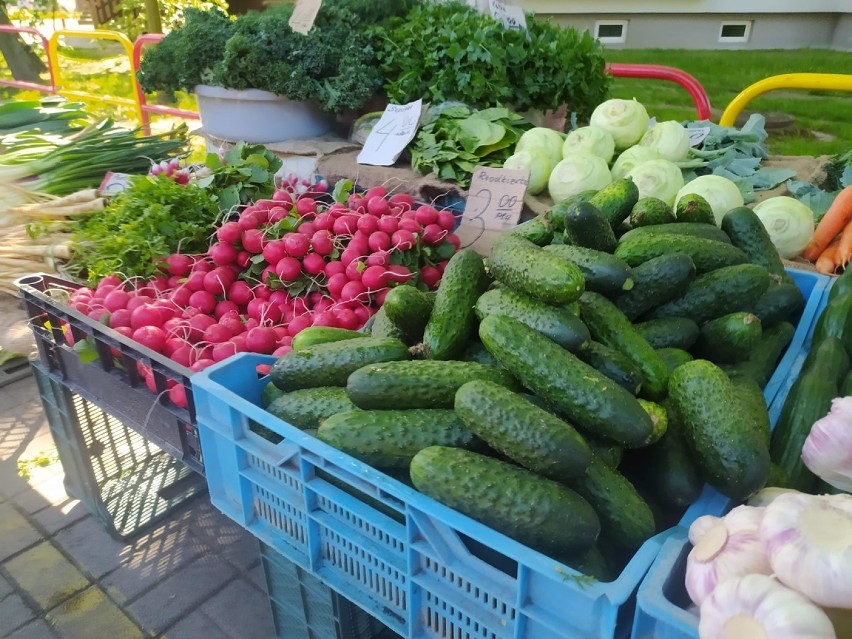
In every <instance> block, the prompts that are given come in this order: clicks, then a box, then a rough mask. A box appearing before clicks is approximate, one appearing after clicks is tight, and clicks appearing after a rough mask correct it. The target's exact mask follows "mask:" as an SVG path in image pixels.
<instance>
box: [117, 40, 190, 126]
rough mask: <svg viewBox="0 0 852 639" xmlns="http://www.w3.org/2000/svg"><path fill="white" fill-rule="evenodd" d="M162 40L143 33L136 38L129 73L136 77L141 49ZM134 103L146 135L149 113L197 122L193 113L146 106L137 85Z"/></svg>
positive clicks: (149, 121) (149, 124) (149, 119)
mask: <svg viewBox="0 0 852 639" xmlns="http://www.w3.org/2000/svg"><path fill="white" fill-rule="evenodd" d="M162 39H163V34H161V33H145V34H143V35H141V36H139V37H138V38H136V42H134V43H133V60H132V62H133V66H132V68H131V70H130V72H131V73H133V74H134V75H136V72H137V71H138V70H139V63H140V62H141V60H142V47H144V46H145V45H146V44H154V43H156V42H159V41H160V40H162ZM136 101H137V102H138V103H139V111H140V113H141V118H142V128H143V130H144V131H145V134H146V135H150V134H151V118H150V115H149V114H151V113H158V114H160V115H174V116H177V117H180V118H187V119H189V120H198V119H199V115H198V113H196V112H195V111H187V110H185V109H177V108H174V107H167V106H163V105H161V104H148V98H147V96H146V95H145V91H143V90H142V87H141V86H139V83H138V82H137V83H136Z"/></svg>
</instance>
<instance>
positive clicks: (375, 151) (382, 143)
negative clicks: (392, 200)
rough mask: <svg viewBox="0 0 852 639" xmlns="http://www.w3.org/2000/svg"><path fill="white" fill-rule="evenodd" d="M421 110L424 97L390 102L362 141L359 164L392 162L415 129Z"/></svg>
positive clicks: (387, 163) (411, 136) (380, 164)
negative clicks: (403, 102) (401, 102)
mask: <svg viewBox="0 0 852 639" xmlns="http://www.w3.org/2000/svg"><path fill="white" fill-rule="evenodd" d="M422 113H423V100H416V101H414V102H409V103H408V104H389V105H388V106H387V108H386V109H385V112H384V113H382V117H381V118H379V121H378V122H376V125H375V126H374V127H373V130H372V131H370V135H368V136H367V139H366V140H365V141H364V148H362V149H361V152H360V153H359V154H358V164H372V165H374V166H392V165H393V163H394V162H396V159H397V158H398V157H399V154H400V153H402V151H403V150H404V149H405V147H407V146H408V143H409V142H411V140H412V138H413V137H414V134H415V133H417V126H418V125H419V124H420V115H421V114H422Z"/></svg>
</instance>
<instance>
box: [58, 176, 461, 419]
mask: <svg viewBox="0 0 852 639" xmlns="http://www.w3.org/2000/svg"><path fill="white" fill-rule="evenodd" d="M322 190H323V187H322V185H320V188H318V189H317V188H313V189H308V190H305V191H303V192H299V190H297V189H294V188H292V186H290V188H281V189H279V190H277V191H276V192H275V194H274V196H273V197H272V199H270V200H261V201H258V202H256V203H254V204H253V205H251V206H248V207H245V208H244V209H243V210H242V211H241V212H240V214H239V216H238V217H237V218H236V219H232V220H230V221H227V222H224V223H223V224H221V226H219V227H218V228H217V229H216V230H215V234H214V237H213V240H212V243H211V245H210V248H209V249H208V251H207V252H206V254H204V255H185V254H180V253H175V254H172V255H170V256H168V257H166V258H165V259H164V261H163V263H162V265H161V270H162V273H161V274H159V275H157V276H156V277H154V278H153V279H151V280H148V281H132V280H130V281H128V280H123V279H122V278H121V277H119V276H118V275H111V276H109V277H105V278H103V279H102V280H101V281H100V282H98V284H97V286H96V287H94V288H80V289H78V290H76V291H75V292H73V293H72V295H71V296H70V299H69V303H70V304H71V305H72V306H73V307H74V308H75V309H76V310H77V311H78V312H80V313H83V314H85V315H87V316H89V317H91V318H93V319H95V320H97V321H99V322H103V323H104V324H106V325H108V326H109V327H110V328H112V329H114V330H116V331H118V332H119V333H121V334H122V335H124V336H126V337H129V338H131V339H133V340H134V341H136V342H139V343H140V344H142V345H144V346H146V347H147V348H149V349H151V350H153V351H156V352H157V353H161V354H163V355H165V356H167V357H169V358H171V359H172V360H173V361H175V362H176V363H178V364H180V365H182V366H186V367H188V368H190V369H191V370H193V371H198V370H201V369H203V368H205V367H206V366H209V365H210V364H213V363H215V362H218V361H221V360H223V359H225V358H227V357H230V356H231V355H234V354H235V353H239V352H243V351H247V352H254V353H267V354H272V355H276V356H280V355H283V354H284V353H286V352H287V351H289V350H290V344H291V342H292V339H293V337H294V336H295V335H296V334H298V333H299V331H301V330H303V329H305V328H307V327H309V326H334V327H338V328H347V329H352V330H355V329H358V328H360V327H362V326H363V325H364V324H365V323H366V322H367V320H368V319H369V318H370V316H371V315H372V314H373V313H375V311H376V310H378V308H379V306H381V304H382V302H383V301H384V298H385V296H386V295H387V293H388V291H389V290H390V288H392V287H393V286H397V285H399V284H403V283H408V284H413V285H416V286H418V287H419V288H421V289H424V290H426V289H434V288H436V287H437V286H438V283H439V281H440V278H441V274H442V272H443V269H444V267H445V265H446V263H447V261H448V260H449V258H450V257H451V256H452V254H453V253H454V252H455V251H456V250H457V249H458V246H459V240H458V238H457V237H456V236H455V235H454V234H453V233H452V229H453V227H454V225H455V222H456V218H455V216H454V215H453V213H452V212H451V211H446V210H437V209H435V208H434V207H432V206H430V205H425V204H423V205H417V204H415V202H414V200H413V199H412V198H411V197H410V196H408V195H405V194H401V193H397V194H392V195H389V194H388V193H386V191H385V189H384V187H375V188H372V189H370V190H368V191H366V192H364V193H346V192H344V193H342V194H340V193H337V189H336V195H337V199H338V200H345V202H344V201H336V202H333V203H329V202H330V200H329V198H328V197H327V196H326V197H325V198H323V196H322V193H321V191H322ZM66 338H67V340H68V342H69V343H71V344H73V336H72V335H71V334H70V331H66ZM138 368H139V373H140V375H142V377H143V378H144V379H145V381H146V383H147V385H148V386H149V388H151V390H152V391H153V392H157V389H156V385H155V381H154V377H153V374H152V373H151V371H150V369H148V368H147V367H145V366H141V365H140V366H139V367H138ZM168 392H169V397H170V399H171V401H172V402H174V403H175V404H176V405H178V406H184V407H185V406H186V396H185V393H184V389H183V387H182V386H181V385H179V384H177V385H175V384H169V387H168Z"/></svg>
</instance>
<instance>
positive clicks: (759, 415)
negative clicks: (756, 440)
mask: <svg viewBox="0 0 852 639" xmlns="http://www.w3.org/2000/svg"><path fill="white" fill-rule="evenodd" d="M728 377H730V378H731V381H732V382H734V386H736V388H737V392H738V393H739V395H740V398H741V399H742V400H743V402H744V405H745V406H746V407H747V410H748V413H749V416H750V417H751V419H752V423H754V424H755V425H756V426H757V427H758V432H760V433H761V434H762V435H763V437H764V439H765V441H766V445H767V446H769V438H770V436H771V433H772V425H771V423H770V421H769V411H768V410H767V407H766V397H764V395H763V389H762V388H761V387H760V385H759V384H758V383H757V382H756V381H754V380H753V379H751V378H750V377H747V376H745V375H728Z"/></svg>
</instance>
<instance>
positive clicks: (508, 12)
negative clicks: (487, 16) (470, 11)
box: [488, 0, 527, 31]
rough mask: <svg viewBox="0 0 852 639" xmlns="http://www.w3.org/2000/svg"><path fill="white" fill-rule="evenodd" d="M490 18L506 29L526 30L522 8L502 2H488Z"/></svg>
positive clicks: (525, 19)
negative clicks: (500, 23)
mask: <svg viewBox="0 0 852 639" xmlns="http://www.w3.org/2000/svg"><path fill="white" fill-rule="evenodd" d="M488 5H489V8H490V9H491V17H492V18H494V19H495V20H499V21H500V22H502V23H503V26H504V27H506V28H507V29H514V30H515V31H519V30H521V29H526V28H527V18H526V16H525V15H524V9H523V7H516V6H514V5H510V4H506V3H505V2H503V0H488Z"/></svg>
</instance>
